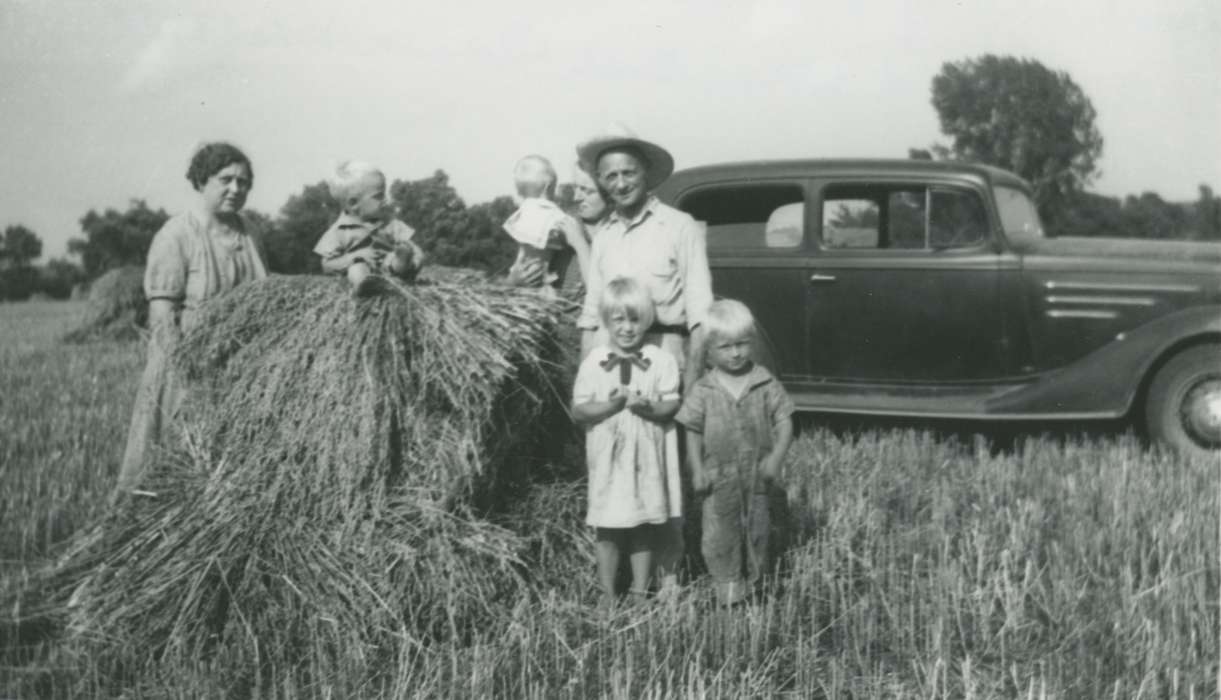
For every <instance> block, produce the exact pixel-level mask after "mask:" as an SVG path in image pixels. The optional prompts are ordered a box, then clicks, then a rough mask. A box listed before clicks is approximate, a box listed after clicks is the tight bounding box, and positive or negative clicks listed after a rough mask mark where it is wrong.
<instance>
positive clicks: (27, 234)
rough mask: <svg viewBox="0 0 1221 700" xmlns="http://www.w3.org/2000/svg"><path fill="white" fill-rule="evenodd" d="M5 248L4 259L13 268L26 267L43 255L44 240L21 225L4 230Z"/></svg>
mask: <svg viewBox="0 0 1221 700" xmlns="http://www.w3.org/2000/svg"><path fill="white" fill-rule="evenodd" d="M3 247H4V257H5V258H6V259H7V260H8V264H9V265H10V266H12V267H25V266H27V265H29V264H30V263H31V262H33V261H34V259H35V258H37V257H38V256H39V255H42V239H41V238H39V237H38V234H36V233H34V232H33V231H31V230H30V229H28V228H26V227H25V226H22V225H21V224H16V225H14V226H9V227H7V228H5V229H4V241H3Z"/></svg>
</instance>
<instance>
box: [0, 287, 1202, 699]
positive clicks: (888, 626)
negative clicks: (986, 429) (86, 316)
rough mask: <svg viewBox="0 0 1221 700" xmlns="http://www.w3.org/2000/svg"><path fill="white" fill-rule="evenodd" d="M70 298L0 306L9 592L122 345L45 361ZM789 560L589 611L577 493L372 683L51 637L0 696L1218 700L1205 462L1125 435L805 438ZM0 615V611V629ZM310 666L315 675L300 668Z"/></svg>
mask: <svg viewBox="0 0 1221 700" xmlns="http://www.w3.org/2000/svg"><path fill="white" fill-rule="evenodd" d="M79 313H80V307H78V306H76V305H73V304H67V303H29V304H17V305H0V514H2V518H0V561H2V564H3V571H2V573H3V577H4V584H3V589H4V590H8V591H13V590H15V589H17V588H20V587H21V586H22V585H23V581H25V580H27V576H28V574H29V572H31V571H32V570H34V569H35V568H36V567H38V566H40V565H44V564H45V563H46V562H47V561H48V560H52V559H53V558H54V556H55V555H56V553H57V551H58V548H59V547H60V546H62V544H63V543H64V542H65V541H66V540H67V538H69V537H70V536H71V534H72V533H73V532H75V531H77V530H79V529H80V528H82V527H84V526H85V525H87V524H88V523H90V522H91V521H92V520H94V519H95V518H96V517H97V516H98V515H99V513H101V512H102V509H104V508H105V503H106V498H107V494H108V492H109V489H110V488H111V486H112V484H113V481H114V478H115V475H116V472H117V465H118V460H119V457H120V454H121V451H122V448H123V440H124V437H125V431H126V425H127V421H128V417H129V414H130V408H131V401H132V398H133V396H134V393H135V384H136V379H137V376H138V374H139V371H140V367H141V363H142V348H141V347H140V345H139V344H137V343H95V344H88V345H80V346H69V345H63V344H60V343H59V342H57V341H58V338H59V336H60V335H61V334H62V333H63V332H64V331H65V330H67V329H68V328H69V327H70V326H71V325H72V323H73V322H74V319H75V318H76V317H77V316H78V315H79ZM786 469H787V481H788V488H787V502H786V506H785V508H783V509H782V511H784V512H782V513H781V515H782V520H783V522H784V523H786V527H785V528H784V533H785V536H784V542H783V544H784V551H783V556H782V557H781V564H780V567H779V572H778V575H777V577H776V580H775V581H774V585H773V586H772V587H771V589H770V590H769V591H767V593H766V595H764V596H762V597H761V598H760V599H759V600H758V601H757V602H756V603H755V604H753V605H751V606H749V607H746V608H743V609H740V610H734V611H720V610H716V609H714V608H712V607H711V606H710V605H709V604H708V602H707V600H708V589H707V583H706V581H705V580H704V579H701V578H698V577H695V578H694V580H693V581H692V582H691V584H690V585H689V586H688V588H687V590H686V592H685V594H684V596H683V597H682V598H681V599H680V600H679V601H677V602H676V603H673V604H665V605H662V604H656V605H651V606H645V607H641V608H636V609H625V610H622V611H619V612H616V613H614V614H610V615H605V614H601V613H599V612H597V611H596V609H595V607H594V605H593V601H594V600H595V599H596V594H595V591H594V581H593V579H594V576H593V559H592V550H591V546H590V541H589V537H588V534H587V533H585V532H584V530H583V528H582V527H581V526H580V525H579V522H580V515H581V509H582V507H583V503H582V501H583V492H582V490H581V486H580V484H552V485H549V486H547V487H546V488H540V489H537V490H536V491H535V492H534V493H533V494H532V496H531V497H530V498H527V499H524V500H523V501H522V502H521V503H520V504H519V506H518V507H517V508H515V509H514V510H513V512H511V513H507V514H501V515H500V516H498V517H500V518H501V520H502V521H503V522H504V524H506V525H507V526H509V527H510V528H512V529H514V530H516V531H518V532H519V533H521V534H522V535H523V536H524V537H525V538H526V541H527V542H528V543H529V545H530V546H529V548H528V551H527V552H526V553H525V555H526V557H525V558H526V560H527V562H528V563H529V565H530V569H529V572H528V573H529V576H530V579H531V581H532V590H533V591H534V592H533V594H531V595H529V596H526V597H523V598H521V599H520V600H516V601H506V602H505V604H503V605H501V606H498V607H497V608H496V609H493V610H489V611H488V613H487V620H486V624H484V625H482V626H480V628H479V629H478V630H477V631H475V632H473V633H471V634H465V635H462V636H461V637H460V638H458V637H454V638H448V639H441V640H433V641H430V642H427V643H422V642H419V641H418V640H403V642H402V643H401V644H399V645H398V646H397V648H395V649H393V650H390V651H391V652H392V653H390V655H389V661H388V662H387V663H386V664H384V667H381V668H379V669H378V670H377V671H376V672H375V673H369V672H367V671H360V672H355V671H354V672H353V673H352V674H350V675H349V676H346V677H335V676H329V677H318V676H317V675H316V674H315V675H311V674H309V673H306V672H301V673H298V672H297V671H298V670H299V669H280V670H279V671H280V673H278V675H276V676H275V677H273V678H263V679H259V680H258V681H257V683H254V684H253V685H248V686H246V687H244V689H243V688H242V687H241V686H235V685H234V683H233V680H232V679H231V678H229V677H227V675H226V668H225V667H224V665H223V663H222V662H221V661H219V660H217V659H202V658H201V659H198V662H197V663H195V664H193V665H190V666H189V667H186V666H182V667H176V666H170V667H163V668H160V669H159V670H157V671H156V672H155V673H152V674H150V673H143V674H141V675H139V676H132V677H122V676H119V677H116V676H111V675H103V674H102V673H101V672H100V671H99V669H98V668H97V666H96V665H94V664H92V663H91V659H90V658H89V657H88V656H87V655H82V654H81V653H79V650H78V647H77V646H76V645H75V643H74V641H73V640H72V639H70V638H58V637H54V636H52V637H47V638H44V639H34V638H30V637H28V636H26V637H24V638H18V636H17V635H15V634H14V633H13V632H12V631H11V628H8V629H9V630H10V631H7V632H4V633H3V637H2V638H0V697H20V698H24V697H43V696H49V697H93V696H99V695H126V696H128V697H218V696H222V695H235V694H246V695H250V696H256V697H264V696H269V695H275V696H283V697H375V696H386V697H414V696H421V697H493V696H495V697H540V698H541V697H547V698H550V697H572V698H587V697H612V698H647V697H659V698H660V697H667V698H668V697H732V698H739V697H778V696H779V697H793V698H810V697H813V698H819V697H825V698H845V697H852V698H873V697H903V698H907V697H910V698H960V697H961V698H993V697H1006V698H1007V697H1020V698H1026V697H1031V698H1043V697H1051V698H1138V697H1144V698H1180V697H1188V698H1189V697H1196V698H1207V697H1217V692H1218V682H1219V676H1218V674H1219V672H1221V666H1219V662H1218V656H1219V654H1221V651H1219V626H1221V617H1219V607H1218V606H1219V595H1221V571H1219V564H1218V555H1219V548H1221V544H1219V541H1218V527H1219V522H1221V521H1219V512H1221V511H1219V508H1221V502H1219V496H1221V479H1219V465H1218V464H1216V463H1215V462H1209V461H1206V460H1200V461H1188V460H1184V459H1182V458H1179V457H1177V456H1174V455H1168V454H1163V453H1161V452H1157V451H1148V450H1146V449H1145V448H1144V447H1142V446H1141V445H1140V444H1139V442H1137V441H1136V440H1134V439H1132V438H1130V437H1126V436H1108V437H1103V438H1098V437H1094V438H1087V437H1070V438H1065V437H1063V436H1058V437H1053V438H1044V437H1039V436H1029V435H1028V436H1022V437H1019V439H1018V440H1016V442H1015V443H1014V445H1013V446H1012V449H1006V450H1004V451H993V450H988V449H984V448H982V446H981V445H979V444H975V443H970V442H969V441H968V442H963V441H959V440H956V439H954V438H953V437H952V436H945V435H940V434H936V433H930V432H927V431H920V430H912V429H887V428H880V427H874V428H872V429H868V430H866V431H864V432H861V433H852V432H847V431H843V430H828V429H826V428H825V427H821V426H819V425H817V424H807V425H804V426H803V431H802V435H801V437H800V438H799V440H798V442H797V443H796V444H795V446H794V448H793V450H792V452H791V454H790V459H789V461H788V464H787V467H786ZM6 615H7V613H6V612H0V621H3V620H4V619H5V616H6ZM300 663H301V667H302V668H304V669H308V666H309V664H310V659H308V658H302V659H301V662H300Z"/></svg>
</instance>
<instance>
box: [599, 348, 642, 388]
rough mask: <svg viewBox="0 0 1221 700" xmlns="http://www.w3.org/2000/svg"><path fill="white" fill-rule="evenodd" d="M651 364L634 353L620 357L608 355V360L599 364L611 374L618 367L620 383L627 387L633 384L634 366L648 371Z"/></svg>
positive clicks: (614, 354)
mask: <svg viewBox="0 0 1221 700" xmlns="http://www.w3.org/2000/svg"><path fill="white" fill-rule="evenodd" d="M651 364H652V362H650V361H649V360H646V359H645V358H644V357H642V356H641V355H640V353H638V352H634V353H632V354H630V355H619V354H617V353H613V352H612V353H608V354H607V356H606V359H605V360H602V361H601V362H599V363H598V366H599V367H601V368H602V369H604V370H606V371H607V372H610V371H611V370H613V369H615V367H616V366H618V367H619V383H620V384H621V385H623V386H627V385H628V384H631V382H632V365H636V366H637V367H639V368H640V369H648V368H649V365H651Z"/></svg>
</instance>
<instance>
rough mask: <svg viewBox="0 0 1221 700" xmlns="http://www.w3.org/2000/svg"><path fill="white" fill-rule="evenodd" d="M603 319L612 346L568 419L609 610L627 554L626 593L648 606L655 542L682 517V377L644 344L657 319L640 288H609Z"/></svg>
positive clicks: (588, 368)
mask: <svg viewBox="0 0 1221 700" xmlns="http://www.w3.org/2000/svg"><path fill="white" fill-rule="evenodd" d="M599 312H600V315H601V318H602V322H603V324H604V328H606V329H607V331H608V336H609V340H608V342H607V344H606V345H603V346H601V347H596V348H594V349H593V351H591V352H590V353H589V355H587V356H586V358H585V359H584V360H583V361H582V362H581V366H580V368H579V369H578V370H577V378H576V381H575V383H574V387H573V405H572V415H573V418H574V420H576V422H577V423H578V424H580V425H582V426H584V427H585V431H586V437H585V454H586V461H587V463H588V467H589V510H588V513H587V515H586V522H587V523H588V524H589V525H592V526H593V527H595V528H597V537H596V540H597V544H596V556H597V562H598V582H599V584H600V586H601V588H602V593H603V602H604V604H606V605H610V604H613V602H614V600H615V576H616V572H617V570H618V567H619V562H620V559H621V558H622V557H623V556H624V555H626V556H627V557H628V561H629V564H630V566H631V571H632V587H631V591H630V594H631V596H632V598H633V599H634V600H637V601H639V600H643V599H644V597H645V596H646V595H647V591H648V589H649V583H650V581H649V579H650V577H651V576H652V572H653V567H654V563H655V562H654V554H655V553H656V552H657V550H658V547H659V545H660V544H661V535H662V532H661V527H660V526H662V525H664V524H665V523H666V522H667V521H669V520H670V519H672V518H678V517H680V516H681V515H682V491H681V486H680V480H679V471H678V441H677V434H676V433H675V428H674V423H673V420H672V419H673V418H674V414H675V413H677V412H678V407H679V381H680V377H679V369H678V361H677V360H676V359H675V358H674V356H673V355H671V354H670V353H668V352H666V351H665V350H662V349H661V348H659V347H657V346H656V345H651V344H650V345H646V344H645V340H646V336H647V333H648V329H649V327H650V326H651V325H652V324H653V320H654V312H653V302H652V299H651V297H650V296H649V292H648V290H647V289H646V288H645V287H644V286H643V285H642V284H641V283H639V282H637V281H636V280H634V279H631V278H626V277H621V278H617V279H615V280H612V281H611V282H610V283H609V284H607V285H606V286H605V287H604V288H603V293H602V296H601V300H600V303H599Z"/></svg>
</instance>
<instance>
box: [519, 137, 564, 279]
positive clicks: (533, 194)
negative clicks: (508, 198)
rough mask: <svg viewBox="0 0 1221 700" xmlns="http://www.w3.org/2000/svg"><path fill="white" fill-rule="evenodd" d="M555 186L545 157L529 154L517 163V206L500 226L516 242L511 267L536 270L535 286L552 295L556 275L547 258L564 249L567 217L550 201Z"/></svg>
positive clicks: (554, 178)
mask: <svg viewBox="0 0 1221 700" xmlns="http://www.w3.org/2000/svg"><path fill="white" fill-rule="evenodd" d="M555 184H556V175H555V168H553V167H551V162H550V161H549V160H547V159H546V158H544V157H542V156H537V155H529V156H526V157H524V158H522V159H521V160H519V161H517V165H515V166H514V167H513V185H514V187H515V189H516V190H517V196H516V197H515V199H516V200H517V202H518V207H517V211H515V212H513V213H512V214H511V215H510V216H509V218H508V219H506V220H505V223H504V230H505V232H506V233H508V234H509V235H510V236H512V237H513V240H515V241H517V259H516V260H514V261H513V268H514V269H517V270H526V271H532V270H538V271H540V274H539V275H538V282H537V286H538V287H539V288H541V289H545V290H550V291H553V292H554V291H555V284H556V282H557V281H558V280H559V275H558V274H557V273H556V272H555V270H553V269H551V257H552V255H553V254H554V252H555V251H557V250H562V249H563V248H564V246H565V243H564V240H565V238H564V229H563V226H564V223H565V220H566V219H567V218H568V215H567V214H565V213H564V210H563V209H561V208H560V205H558V204H556V203H555V201H554V199H555ZM527 276H530V275H527Z"/></svg>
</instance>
